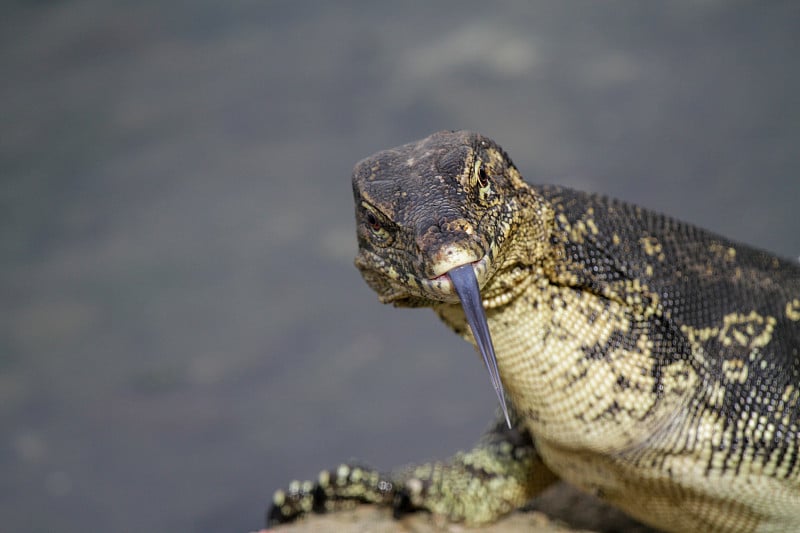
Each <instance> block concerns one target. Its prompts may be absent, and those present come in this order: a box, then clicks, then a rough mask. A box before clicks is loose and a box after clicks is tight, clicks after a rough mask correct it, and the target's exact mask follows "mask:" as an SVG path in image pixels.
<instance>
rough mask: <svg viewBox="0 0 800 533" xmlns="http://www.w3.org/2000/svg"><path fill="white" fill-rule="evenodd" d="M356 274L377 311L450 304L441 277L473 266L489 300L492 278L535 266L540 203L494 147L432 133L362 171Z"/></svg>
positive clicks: (357, 181)
mask: <svg viewBox="0 0 800 533" xmlns="http://www.w3.org/2000/svg"><path fill="white" fill-rule="evenodd" d="M353 196H354V199H355V208H356V224H357V235H358V247H359V252H358V255H357V256H356V260H355V264H356V267H358V269H359V270H360V271H361V274H362V275H363V277H364V279H365V281H366V282H367V284H369V286H370V287H372V289H373V290H375V292H377V293H378V296H379V298H380V300H381V302H383V303H393V304H394V305H397V306H403V307H421V306H426V307H427V306H433V305H436V304H437V303H441V302H446V303H457V302H458V301H459V296H458V294H457V293H456V291H455V287H454V286H453V284H452V280H451V279H450V276H449V275H448V272H450V271H451V270H453V269H454V268H456V267H460V266H464V265H472V267H473V271H474V273H475V275H476V277H477V280H478V284H479V286H480V288H481V290H482V292H484V294H486V293H491V294H492V295H494V294H495V293H496V292H499V291H502V289H503V288H502V287H494V286H493V284H492V281H493V280H494V278H495V275H496V274H497V273H498V271H505V270H508V269H511V268H517V267H520V266H523V267H524V266H528V265H530V264H532V263H533V262H535V259H536V256H537V255H538V254H539V253H540V252H541V250H540V248H541V240H542V239H541V235H530V234H531V232H534V233H536V232H537V230H539V229H541V234H542V235H543V234H544V230H543V225H542V223H541V222H540V220H541V218H542V217H541V201H540V200H539V198H538V197H537V196H536V195H535V194H534V192H533V190H532V189H531V188H530V187H528V185H527V184H525V182H524V181H523V180H522V177H521V176H520V174H519V172H518V171H517V169H516V167H514V164H513V163H512V162H511V160H510V159H509V157H508V156H507V155H506V153H505V152H504V151H503V150H502V149H501V148H500V147H499V146H498V145H497V144H496V143H495V142H493V141H492V140H490V139H488V138H486V137H483V136H481V135H479V134H477V133H472V132H467V131H456V132H438V133H434V134H433V135H431V136H429V137H426V138H425V139H422V140H420V141H418V142H414V143H409V144H405V145H403V146H399V147H396V148H392V149H389V150H384V151H381V152H378V153H376V154H374V155H373V156H371V157H368V158H366V159H363V160H361V161H359V162H358V163H357V164H356V166H355V169H354V171H353Z"/></svg>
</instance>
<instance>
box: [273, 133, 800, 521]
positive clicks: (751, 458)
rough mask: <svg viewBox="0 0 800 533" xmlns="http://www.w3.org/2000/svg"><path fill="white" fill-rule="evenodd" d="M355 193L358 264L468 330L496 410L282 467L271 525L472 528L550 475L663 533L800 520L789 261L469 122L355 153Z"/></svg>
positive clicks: (394, 298) (797, 271)
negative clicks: (553, 175)
mask: <svg viewBox="0 0 800 533" xmlns="http://www.w3.org/2000/svg"><path fill="white" fill-rule="evenodd" d="M353 194H354V198H355V208H356V222H357V236H358V244H359V252H358V255H357V257H356V260H355V264H356V266H357V267H358V269H359V270H360V271H361V274H362V275H363V277H364V280H365V281H366V282H367V284H368V285H369V286H370V287H371V288H372V289H374V290H375V292H377V294H378V296H379V299H380V301H381V302H383V303H392V304H394V305H396V306H408V307H431V308H433V310H434V311H435V312H436V314H437V315H438V316H439V317H440V318H441V319H442V320H443V321H444V322H445V323H446V324H447V325H448V326H449V327H450V328H451V329H453V330H454V331H455V332H456V333H457V334H458V335H461V336H462V337H464V338H465V339H467V340H468V341H470V342H472V343H473V344H475V345H476V346H477V347H479V349H480V351H481V353H482V355H483V357H484V360H485V363H486V365H487V368H488V369H489V371H490V374H491V376H492V383H493V385H494V387H495V390H496V391H497V393H498V398H499V399H500V403H501V406H502V408H503V409H502V411H501V414H500V416H499V418H498V421H497V423H496V424H494V425H493V426H492V428H491V429H490V430H489V431H488V432H487V433H486V434H485V435H484V437H483V438H482V439H481V441H480V442H479V443H478V445H477V446H476V447H475V448H474V449H472V450H471V451H468V452H464V453H458V454H456V455H455V456H454V457H452V458H451V459H450V460H448V461H444V462H436V463H429V464H422V465H416V466H410V467H405V468H400V469H397V470H396V471H394V472H391V473H388V474H382V473H379V472H377V471H374V470H371V469H368V468H364V467H357V466H351V465H342V466H340V467H339V468H337V469H333V470H330V471H323V472H322V473H321V475H320V478H319V479H318V480H317V481H316V482H313V483H312V482H305V483H298V482H294V483H293V484H291V485H290V487H289V490H285V491H277V492H276V494H275V496H274V498H273V505H272V508H271V510H270V511H269V513H268V521H269V522H270V523H273V524H274V523H279V522H284V521H290V520H292V519H294V518H296V517H298V516H301V515H302V514H305V513H308V512H311V511H325V510H334V509H337V508H341V507H345V506H348V505H353V502H369V503H378V504H385V505H390V506H392V507H393V508H394V513H395V515H396V516H400V515H402V514H403V513H406V512H411V511H414V510H420V509H422V510H427V511H429V512H431V513H432V514H433V515H434V516H435V517H437V518H438V519H441V520H447V521H453V522H462V523H464V524H466V525H471V526H475V525H480V524H485V523H489V522H492V521H494V520H497V519H498V518H499V517H500V516H502V515H504V514H506V513H508V512H510V511H512V510H514V509H516V508H519V507H520V506H522V505H523V504H525V503H526V502H527V501H528V500H529V499H531V498H532V497H534V496H535V495H537V494H538V493H539V492H541V491H542V490H543V489H544V488H546V487H547V486H548V485H550V484H551V483H552V482H554V481H555V480H557V479H563V480H566V481H568V482H569V483H571V484H573V485H575V486H577V487H579V488H580V489H582V490H584V491H588V492H590V493H592V494H595V495H597V496H599V497H600V498H602V499H604V500H606V501H607V502H610V503H611V504H612V505H614V506H617V507H619V508H620V509H622V510H623V511H625V512H626V513H628V514H629V515H631V516H633V517H634V518H636V519H638V520H640V521H641V522H643V523H645V524H648V525H651V526H653V527H655V528H658V529H661V530H665V531H776V532H777V531H800V460H799V455H800V429H799V428H798V426H800V353H799V350H800V265H798V264H797V263H795V262H790V261H788V260H785V259H781V258H778V257H775V256H773V255H770V254H768V253H766V252H763V251H760V250H757V249H754V248H752V247H749V246H746V245H743V244H739V243H735V242H732V241H730V240H728V239H725V238H723V237H721V236H718V235H715V234H713V233H711V232H708V231H705V230H702V229H699V228H696V227H694V226H692V225H689V224H686V223H682V222H679V221H676V220H674V219H672V218H669V217H667V216H664V215H661V214H657V213H654V212H651V211H648V210H645V209H642V208H639V207H636V206H633V205H630V204H628V203H625V202H622V201H618V200H613V199H609V198H606V197H603V196H599V195H595V194H589V193H584V192H579V191H575V190H571V189H568V188H564V187H558V186H551V185H541V186H540V185H528V184H527V183H526V182H524V181H523V179H522V177H521V175H520V173H519V172H518V170H517V169H516V167H515V166H514V164H513V163H512V162H511V159H510V158H509V157H508V155H507V154H506V153H505V152H504V151H503V149H502V148H501V147H500V146H498V145H497V144H496V143H495V142H493V141H492V140H490V139H488V138H486V137H484V136H481V135H479V134H476V133H472V132H466V131H456V132H439V133H435V134H433V135H431V136H429V137H427V138H425V139H422V140H420V141H418V142H414V143H410V144H406V145H403V146H399V147H397V148H393V149H390V150H385V151H382V152H379V153H377V154H375V155H373V156H371V157H369V158H366V159H364V160H362V161H360V162H359V163H358V164H356V166H355V169H354V172H353ZM473 332H475V333H474V335H473ZM495 353H496V356H495Z"/></svg>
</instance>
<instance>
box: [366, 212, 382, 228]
mask: <svg viewBox="0 0 800 533" xmlns="http://www.w3.org/2000/svg"><path fill="white" fill-rule="evenodd" d="M367 224H368V225H369V227H370V228H371V229H372V231H380V230H381V223H380V222H379V221H378V217H376V216H375V215H373V214H372V213H367Z"/></svg>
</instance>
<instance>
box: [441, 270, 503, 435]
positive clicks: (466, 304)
mask: <svg viewBox="0 0 800 533" xmlns="http://www.w3.org/2000/svg"><path fill="white" fill-rule="evenodd" d="M447 275H448V276H450V281H451V282H452V283H453V287H454V288H455V289H456V294H458V297H459V299H460V300H461V307H463V308H464V314H465V315H466V316H467V322H468V323H469V327H470V329H472V336H473V337H475V342H476V343H477V344H478V349H479V350H480V352H481V355H482V356H483V362H484V363H485V364H486V370H488V371H489V377H490V378H491V380H492V385H493V386H494V391H495V392H496V393H497V399H498V400H499V401H500V408H501V409H502V410H503V415H505V417H506V423H507V424H508V427H509V428H511V420H510V419H509V417H508V408H507V407H506V396H505V391H503V383H502V382H501V381H500V372H499V371H498V370H497V358H496V357H495V355H494V346H493V345H492V337H491V335H490V334H489V324H488V323H487V322H486V313H484V312H483V303H482V301H481V293H480V288H479V287H478V279H477V278H476V277H475V271H474V270H473V269H472V265H462V266H460V267H456V268H454V269H452V270H450V271H448V272H447Z"/></svg>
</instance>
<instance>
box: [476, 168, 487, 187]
mask: <svg viewBox="0 0 800 533" xmlns="http://www.w3.org/2000/svg"><path fill="white" fill-rule="evenodd" d="M488 186H489V176H488V175H487V174H486V169H485V168H483V165H481V166H480V168H478V187H480V188H481V189H485V188H486V187H488Z"/></svg>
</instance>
